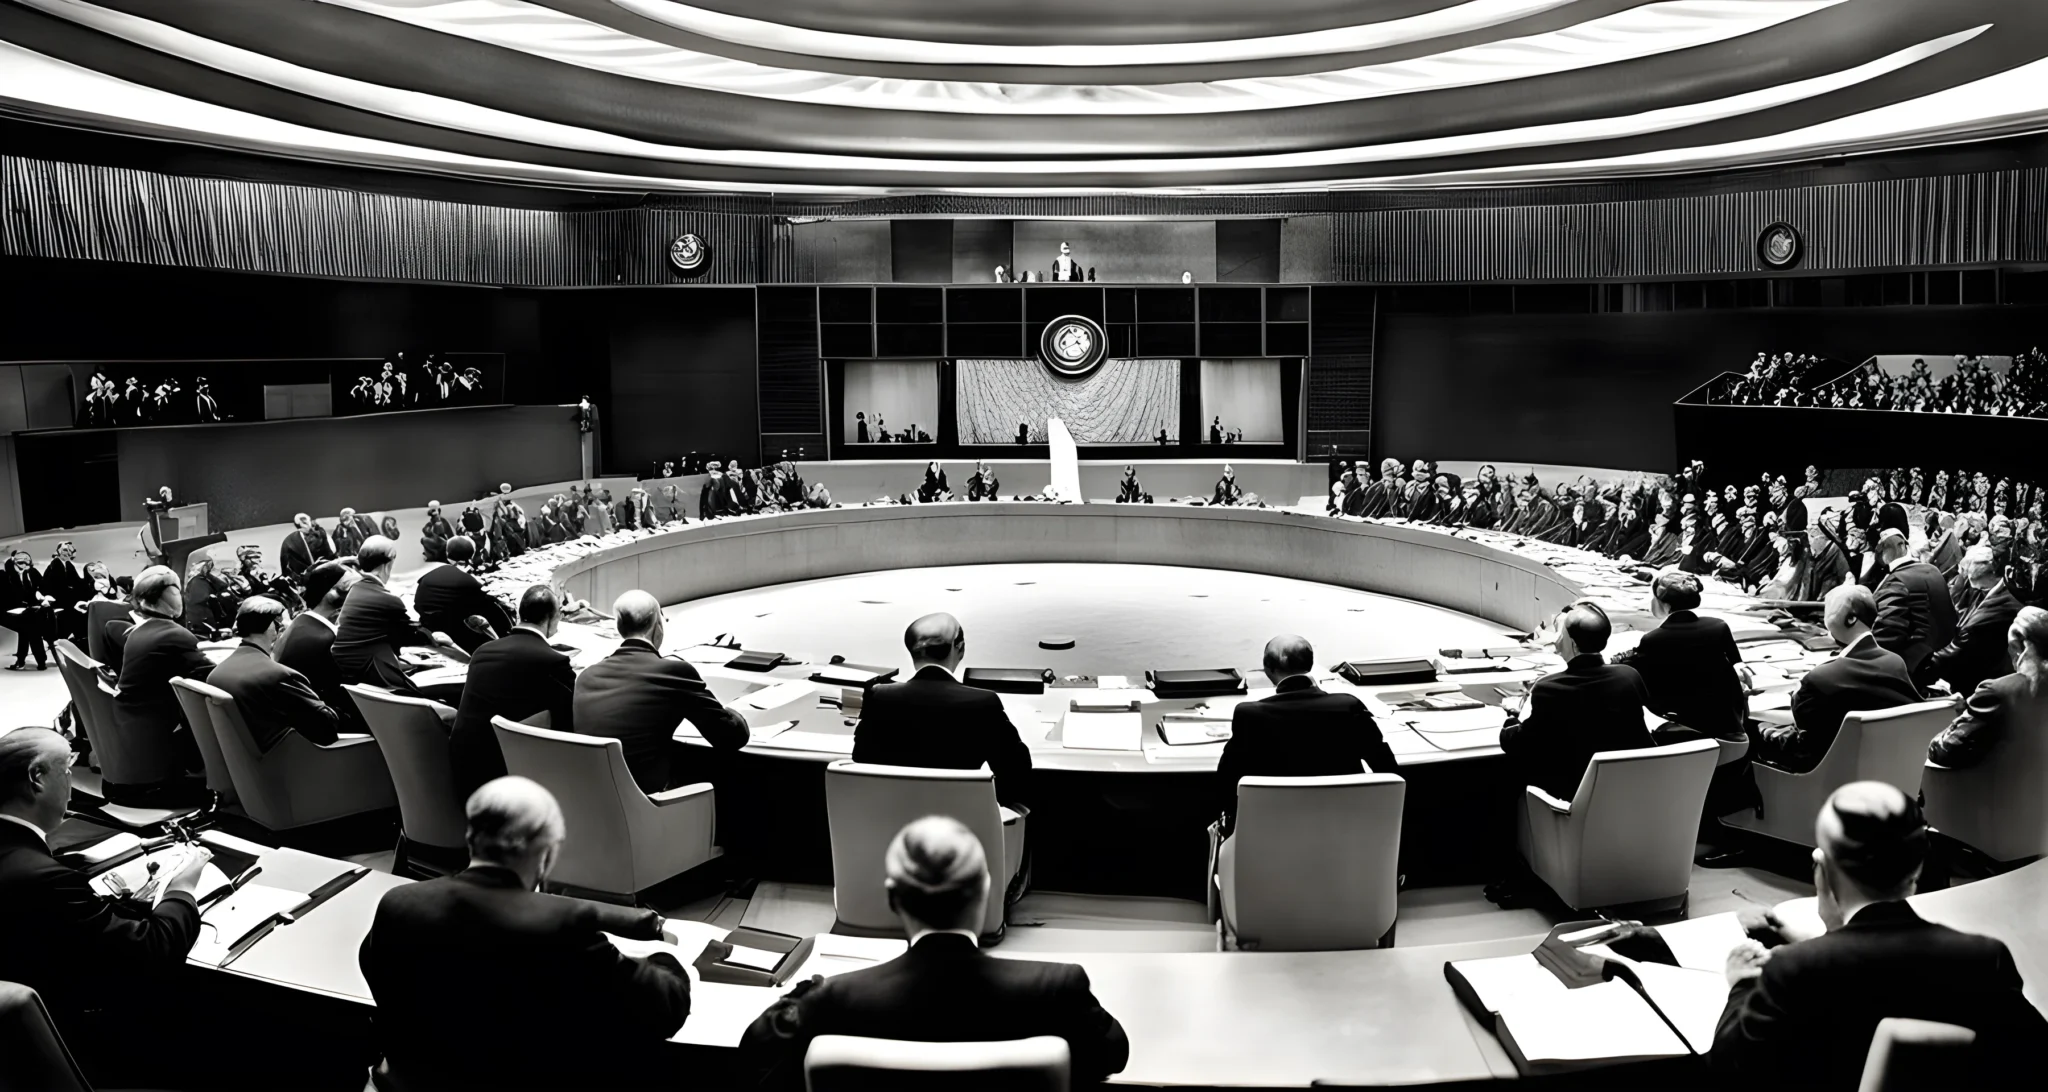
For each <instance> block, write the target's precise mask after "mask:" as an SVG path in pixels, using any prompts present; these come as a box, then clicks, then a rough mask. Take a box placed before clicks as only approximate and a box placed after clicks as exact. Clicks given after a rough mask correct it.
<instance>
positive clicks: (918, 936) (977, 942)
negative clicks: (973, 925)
mask: <svg viewBox="0 0 2048 1092" xmlns="http://www.w3.org/2000/svg"><path fill="white" fill-rule="evenodd" d="M940 933H951V934H953V935H954V936H959V937H966V938H967V940H968V943H970V944H973V945H974V946H975V947H977V948H979V947H981V934H979V933H976V932H975V931H974V930H972V929H919V930H918V931H916V932H914V933H912V934H910V946H911V947H912V948H915V947H917V942H918V941H920V940H923V939H924V938H926V937H929V936H937V935H938V934H940Z"/></svg>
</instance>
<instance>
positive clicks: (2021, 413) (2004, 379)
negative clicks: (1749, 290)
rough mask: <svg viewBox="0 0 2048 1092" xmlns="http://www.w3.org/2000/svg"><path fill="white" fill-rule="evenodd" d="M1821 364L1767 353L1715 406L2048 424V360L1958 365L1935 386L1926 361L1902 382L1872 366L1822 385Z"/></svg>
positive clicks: (2034, 357)
mask: <svg viewBox="0 0 2048 1092" xmlns="http://www.w3.org/2000/svg"><path fill="white" fill-rule="evenodd" d="M1823 364H1824V362H1823V361H1822V360H1821V358H1819V357H1814V356H1807V355H1803V354H1784V355H1771V354H1764V353H1759V354H1757V358H1756V360H1754V361H1752V362H1751V364H1750V366H1749V370H1748V371H1747V372H1745V373H1743V374H1741V375H1738V376H1731V377H1728V378H1727V379H1725V380H1723V381H1720V382H1717V383H1716V384H1715V385H1714V386H1713V387H1711V388H1710V389H1709V391H1708V401H1710V402H1714V403H1720V404H1726V405H1751V406H1807V407H1821V408H1832V409H1877V410H1899V411H1908V412H1914V413H1968V414H1983V415H1987V416H1994V417H2048V353H2044V352H2043V351H2042V350H2040V349H2039V348H2033V349H2029V350H2027V351H2026V352H2024V353H2021V354H2019V355H2018V356H2015V357H2014V358H2013V359H2012V364H2011V366H2010V367H2009V368H2007V369H2006V370H2005V371H2004V372H2003V373H2001V372H2000V371H1998V370H1997V369H1996V368H1994V367H1993V366H1992V364H1991V363H1990V362H1989V361H1986V360H1984V359H1983V358H1981V357H1974V356H1962V357H1957V358H1956V370H1955V372H1954V373H1953V374H1950V375H1945V376H1943V377H1941V378H1940V379H1935V378H1934V375H1933V371H1932V369H1930V368H1929V367H1928V365H1927V362H1926V361H1925V360H1915V361H1913V364H1912V366H1911V368H1910V369H1909V370H1908V371H1907V372H1905V373H1904V374H1902V375H1892V374H1888V373H1886V372H1884V371H1883V370H1881V369H1880V368H1879V367H1878V366H1877V362H1876V361H1874V360H1872V361H1866V362H1865V363H1864V366H1863V367H1862V368H1859V369H1857V370H1856V371H1854V372H1852V373H1850V374H1848V375H1844V376H1841V377H1839V378H1836V379H1832V380H1829V381H1824V382H1814V379H1815V376H1816V374H1817V373H1818V372H1820V371H1823V370H1825V369H1824V368H1823Z"/></svg>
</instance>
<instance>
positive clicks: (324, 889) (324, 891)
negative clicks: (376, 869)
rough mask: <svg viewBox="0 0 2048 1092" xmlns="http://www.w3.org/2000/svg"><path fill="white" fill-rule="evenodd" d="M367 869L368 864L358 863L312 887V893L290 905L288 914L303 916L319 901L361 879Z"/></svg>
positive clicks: (316, 905) (325, 899) (296, 916)
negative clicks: (352, 867) (302, 900)
mask: <svg viewBox="0 0 2048 1092" xmlns="http://www.w3.org/2000/svg"><path fill="white" fill-rule="evenodd" d="M369 871H370V869H369V866H368V865H358V866H357V867H356V868H354V869H353V870H351V871H348V872H344V873H342V874H341V875H339V876H336V877H334V878H333V879H331V880H328V881H327V882H326V883H323V884H321V885H320V886H318V887H316V888H314V889H313V891H312V893H311V894H308V895H307V896H306V901H304V902H302V903H300V904H298V905H297V906H294V907H292V910H291V914H290V916H291V917H292V918H302V917H305V916H306V915H307V914H310V913H312V912H313V910H314V909H315V908H317V907H318V906H319V905H320V904H321V903H323V902H326V901H327V900H328V899H331V898H333V897H334V896H336V895H338V894H340V893H341V891H342V889H343V888H345V887H347V886H348V885H349V884H352V883H354V882H356V881H357V880H360V879H362V878H363V876H364V875H366V874H367V873H368V872H369Z"/></svg>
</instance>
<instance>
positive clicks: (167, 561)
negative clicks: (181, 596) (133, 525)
mask: <svg viewBox="0 0 2048 1092" xmlns="http://www.w3.org/2000/svg"><path fill="white" fill-rule="evenodd" d="M144 529H145V531H146V535H145V537H146V538H148V539H149V540H150V542H149V543H147V545H153V546H154V547H155V552H156V553H158V554H161V555H162V556H163V563H164V565H166V566H168V567H169V568H170V570H171V571H172V572H174V573H177V574H178V577H179V579H181V580H182V579H183V578H184V576H185V564H186V562H188V561H190V560H191V558H192V554H193V553H194V552H195V551H198V550H203V549H205V548H206V547H208V546H211V545H213V544H214V543H216V542H226V541H227V540H228V536H226V535H224V534H209V533H208V532H207V520H206V504H205V502H204V501H202V502H200V503H198V504H181V505H178V506H177V507H175V508H166V509H164V510H162V511H153V512H151V513H150V514H149V522H148V523H146V524H145V525H144Z"/></svg>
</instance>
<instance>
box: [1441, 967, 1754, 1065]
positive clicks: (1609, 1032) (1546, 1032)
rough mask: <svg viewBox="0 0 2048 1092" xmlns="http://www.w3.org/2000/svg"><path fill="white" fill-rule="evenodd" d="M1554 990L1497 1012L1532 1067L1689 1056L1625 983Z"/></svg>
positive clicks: (1652, 1011)
mask: <svg viewBox="0 0 2048 1092" xmlns="http://www.w3.org/2000/svg"><path fill="white" fill-rule="evenodd" d="M1522 958H1525V959H1528V958H1529V957H1527V956H1524V957H1522ZM1530 962H1532V963H1533V962H1535V961H1534V960H1533V959H1530ZM1462 967H1463V965H1462V964H1460V968H1461V969H1462ZM1538 969H1539V970H1541V968H1538ZM1542 973H1543V974H1546V975H1548V974H1549V973H1550V972H1549V971H1542ZM1688 973H1690V972H1688ZM1467 977H1468V978H1469V977H1470V976H1469V975H1468V976H1467ZM1553 981H1555V978H1554V977H1553ZM1558 988H1559V991H1560V992H1559V993H1558V994H1557V995H1555V996H1545V997H1523V998H1518V999H1516V1000H1514V1001H1511V1002H1509V1003H1508V1005H1507V1007H1506V1008H1503V1009H1498V1010H1496V1011H1498V1012H1499V1013H1500V1017H1501V1023H1502V1024H1504V1025H1505V1026H1506V1027H1507V1030H1508V1033H1509V1034H1510V1035H1512V1036H1514V1040H1515V1045H1516V1046H1518V1047H1520V1048H1521V1051H1522V1056H1523V1057H1524V1058H1527V1059H1528V1060H1529V1061H1531V1062H1535V1063H1543V1062H1584V1061H1595V1060H1598V1059H1602V1058H1661V1057H1672V1056H1682V1055H1685V1054H1688V1053H1690V1051H1688V1050H1687V1049H1686V1045H1685V1043H1684V1042H1682V1041H1681V1040H1680V1039H1679V1038H1678V1036H1676V1035H1673V1034H1672V1033H1671V1029H1670V1028H1669V1027H1667V1026H1665V1023H1664V1020H1663V1018H1661V1017H1659V1016H1658V1015H1657V1012H1656V1010H1655V1009H1652V1008H1651V1007H1650V1003H1649V1002H1647V1001H1645V1000H1643V996H1642V995H1641V994H1639V993H1637V992H1636V991H1635V987H1633V986H1630V985H1629V984H1628V983H1626V982H1622V981H1619V980H1614V981H1608V982H1601V983H1599V984H1597V985H1592V986H1583V987H1580V988H1579V989H1576V990H1567V989H1564V987H1563V983H1559V984H1558ZM1716 1015H1717V1016H1718V1015H1719V1014H1718V1013H1717V1014H1716Z"/></svg>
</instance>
